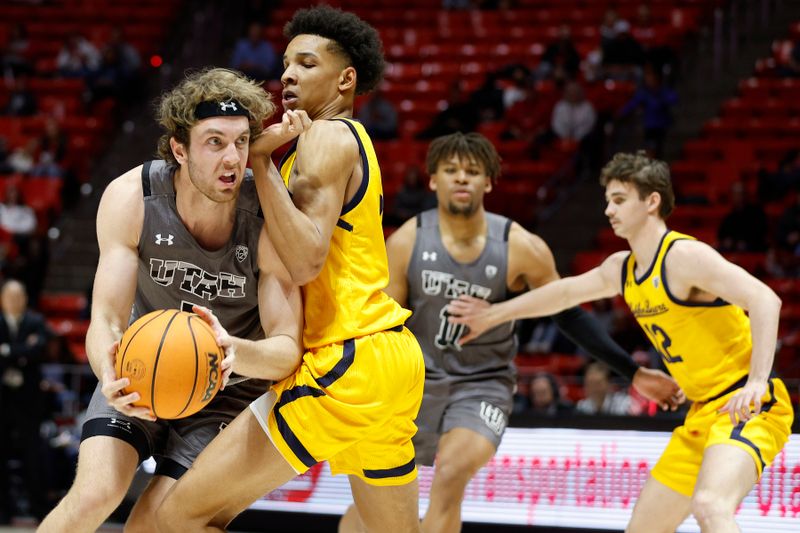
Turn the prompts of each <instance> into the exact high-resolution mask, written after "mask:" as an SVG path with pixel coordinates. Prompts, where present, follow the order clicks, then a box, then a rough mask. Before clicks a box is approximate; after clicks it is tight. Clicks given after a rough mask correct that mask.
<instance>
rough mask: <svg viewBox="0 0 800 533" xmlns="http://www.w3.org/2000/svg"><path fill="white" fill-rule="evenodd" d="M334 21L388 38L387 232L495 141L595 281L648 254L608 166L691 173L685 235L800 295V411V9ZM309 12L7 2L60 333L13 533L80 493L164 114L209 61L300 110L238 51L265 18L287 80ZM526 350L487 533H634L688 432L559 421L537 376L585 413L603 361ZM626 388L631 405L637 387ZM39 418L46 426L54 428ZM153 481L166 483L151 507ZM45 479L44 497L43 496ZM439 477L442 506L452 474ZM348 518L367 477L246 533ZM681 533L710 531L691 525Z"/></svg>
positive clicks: (799, 339) (590, 1) (787, 497)
mask: <svg viewBox="0 0 800 533" xmlns="http://www.w3.org/2000/svg"><path fill="white" fill-rule="evenodd" d="M331 3H332V4H333V5H336V6H340V7H343V8H346V9H348V10H352V11H354V12H356V13H357V14H359V15H360V16H362V17H363V18H365V19H366V20H368V21H369V22H371V23H372V24H374V25H375V26H376V27H377V28H378V30H379V32H380V34H381V37H382V39H383V42H384V47H385V51H386V57H387V61H388V69H387V72H386V80H385V81H384V83H383V84H382V85H381V88H380V90H379V97H362V98H361V99H360V100H359V102H358V109H359V110H362V111H360V112H359V114H358V116H359V118H361V119H363V121H364V122H365V124H366V125H367V127H368V129H370V131H371V132H372V133H373V138H374V139H375V146H376V149H377V152H378V156H379V160H380V164H381V168H382V171H383V180H384V189H385V192H386V205H387V210H386V217H385V222H386V232H387V234H388V233H389V232H391V231H392V229H393V228H394V227H396V226H397V225H398V224H399V223H400V222H402V220H404V219H405V218H407V217H409V216H411V214H412V213H413V212H414V210H415V209H419V208H420V207H421V206H423V205H426V204H425V202H428V201H429V197H427V196H426V195H425V193H424V185H425V181H424V180H425V177H424V173H422V174H421V171H423V161H424V155H425V150H426V147H427V143H428V142H429V141H428V140H429V139H430V138H432V137H434V136H436V135H440V134H442V133H448V132H450V131H453V130H455V129H460V130H465V131H466V130H474V131H479V132H481V133H483V134H484V135H486V136H487V137H489V138H490V139H492V140H493V141H494V142H495V145H496V146H497V147H498V149H499V151H500V153H501V155H502V157H503V160H504V163H503V176H502V177H501V181H500V184H499V185H498V186H497V187H496V189H495V190H494V191H493V192H492V193H491V194H490V195H489V196H488V197H487V207H488V208H489V209H491V210H494V211H496V212H499V213H502V214H505V215H508V216H511V217H513V218H514V219H516V220H517V221H519V222H520V223H522V224H523V225H525V226H526V227H528V228H530V229H532V230H534V231H536V232H537V233H538V234H540V235H541V236H542V237H544V238H545V240H546V241H547V242H548V243H549V245H550V246H551V248H552V249H553V250H554V253H555V255H556V259H557V263H558V266H559V270H560V272H561V273H562V274H569V273H577V272H582V271H585V270H587V269H589V268H591V267H593V266H595V265H597V264H598V263H599V262H600V260H601V259H602V258H604V257H605V256H606V255H607V254H608V253H610V252H613V251H616V250H619V249H621V248H622V247H623V246H624V242H622V241H620V240H619V239H617V238H616V237H615V236H614V235H613V233H612V232H611V231H610V229H609V227H608V225H607V223H606V221H605V219H604V216H603V214H602V211H603V207H602V206H603V204H602V202H603V198H602V191H601V189H600V188H599V187H598V185H597V179H596V178H597V170H598V168H599V167H600V166H601V165H602V164H603V163H604V162H605V161H606V160H607V159H608V158H609V156H610V155H611V154H613V153H615V152H617V151H620V150H634V149H639V148H646V149H648V150H649V151H650V152H651V153H655V154H657V155H659V156H661V157H663V158H664V159H666V160H667V161H668V162H669V163H670V164H671V168H672V172H673V178H674V184H675V188H676V192H677V196H678V207H677V210H676V213H675V214H674V215H673V216H672V218H671V219H670V227H672V228H673V229H676V230H680V231H685V232H688V233H691V234H693V235H695V236H697V237H699V238H701V239H702V240H704V241H706V242H709V243H711V244H713V245H716V246H717V247H718V248H719V249H720V250H721V251H722V252H723V253H724V254H725V255H726V256H727V257H729V258H730V259H731V260H732V261H734V262H736V263H737V264H739V265H741V266H743V267H744V268H745V269H747V270H748V271H750V272H752V273H753V274H755V275H756V276H758V277H759V278H760V279H763V280H765V281H766V282H767V283H768V284H769V285H770V286H771V287H773V288H774V289H775V290H776V292H778V293H779V295H780V296H781V298H782V299H783V308H782V312H781V325H780V334H779V343H778V345H779V350H778V353H777V355H776V358H775V370H776V372H777V373H778V374H779V375H781V376H782V377H783V378H784V379H785V380H786V382H787V385H788V386H789V389H790V392H791V394H792V399H793V402H794V404H795V405H797V402H798V397H799V396H800V359H799V358H798V355H800V283H799V282H798V281H797V276H798V272H800V196H798V188H800V156H799V155H798V154H800V104H798V102H800V98H798V96H800V46H798V43H800V2H796V1H790V0H783V1H780V0H739V1H737V0H673V1H666V0H649V1H647V0H641V1H640V0H485V1H480V0H472V1H470V0H411V1H399V0H398V1H389V0H347V1H343V2H331ZM307 5H309V4H308V3H307V2H304V1H297V0H284V1H272V2H271V1H268V0H262V1H258V0H248V1H241V2H240V1H235V0H234V1H226V2H223V1H212V0H199V1H188V0H186V1H181V0H136V1H134V0H50V1H48V0H30V1H17V0H4V1H3V2H0V53H1V54H2V57H1V58H0V60H1V61H2V63H1V64H0V65H1V66H2V74H3V80H2V82H0V138H2V140H0V199H2V201H3V204H2V207H0V269H1V270H2V275H3V278H4V279H8V278H16V279H20V280H22V281H23V282H24V283H25V285H26V287H27V290H28V293H29V299H30V306H31V307H32V308H33V309H35V310H37V311H39V312H41V313H43V314H44V315H45V317H46V319H47V322H48V325H49V328H50V330H51V335H50V339H49V341H48V343H47V346H46V348H45V349H43V350H41V353H40V354H38V356H37V358H36V360H37V363H38V365H37V374H36V375H35V379H37V380H38V381H39V382H40V386H39V387H37V388H36V390H35V396H32V397H31V398H29V400H26V401H25V402H24V403H14V404H11V403H9V401H8V400H7V398H8V395H0V402H2V404H0V417H2V424H1V425H2V427H3V430H2V431H3V435H2V437H0V438H2V440H3V442H4V444H5V445H6V448H7V452H6V451H4V453H5V455H4V456H3V458H2V459H3V460H4V461H8V472H9V475H8V481H9V483H10V490H11V495H12V502H11V506H10V507H11V508H9V509H6V510H4V511H3V512H5V513H8V515H9V516H5V515H3V514H0V519H2V521H3V522H9V523H10V524H12V525H13V528H15V529H9V531H10V530H25V531H27V530H30V529H32V528H34V527H35V524H36V523H37V516H41V515H42V513H46V512H47V510H48V508H46V507H42V506H41V505H39V506H38V507H37V505H35V504H34V502H33V500H35V499H36V498H31V494H30V491H31V490H36V491H41V492H40V493H39V494H40V495H44V499H45V500H46V501H47V502H48V503H49V504H50V505H52V504H54V503H55V502H57V500H58V498H59V497H60V495H62V494H63V492H64V491H65V490H66V488H68V486H69V484H70V482H71V479H72V475H73V472H74V464H75V460H76V454H77V446H78V440H77V439H78V436H79V428H80V423H81V413H82V411H83V409H84V408H85V407H86V403H87V400H88V397H89V395H90V393H91V390H92V389H93V387H94V384H95V380H94V377H93V375H92V373H91V371H90V369H89V367H88V364H86V354H85V349H84V346H83V342H84V337H85V334H86V329H87V327H88V318H89V312H88V305H89V302H90V299H91V294H90V288H91V283H92V280H93V275H94V268H95V267H96V264H97V244H96V238H95V229H94V216H95V213H96V209H97V203H98V200H99V198H100V195H101V194H102V191H103V189H104V187H105V186H106V185H107V183H108V182H109V181H110V180H111V179H113V178H114V177H116V176H117V175H119V174H121V173H122V172H124V171H126V170H128V169H129V168H131V167H133V166H136V165H138V164H139V163H141V162H142V161H144V160H147V159H149V158H151V157H152V156H153V154H154V152H155V140H156V139H157V136H158V134H159V133H158V130H157V128H156V126H155V124H154V121H153V109H152V101H153V99H154V98H155V97H156V96H157V95H158V94H160V92H161V91H162V90H164V89H165V88H168V87H171V86H172V85H173V84H174V83H175V82H176V81H177V80H178V79H180V78H181V76H182V75H183V73H184V72H185V71H186V69H189V68H197V67H203V66H207V65H216V66H236V67H238V68H242V69H243V70H247V71H249V72H252V73H254V74H255V75H256V77H258V78H259V79H264V80H266V81H265V84H264V87H265V90H267V91H269V92H271V93H273V94H275V95H277V94H278V93H279V91H280V87H281V85H280V82H279V81H278V78H279V75H280V65H279V63H280V60H279V59H277V61H276V62H274V63H272V64H269V63H267V64H266V65H262V66H260V67H259V66H258V65H252V64H249V65H243V64H241V63H236V61H235V57H234V56H235V54H234V49H235V47H236V46H237V40H238V39H239V38H241V37H243V36H244V35H245V34H246V33H247V32H248V31H249V30H248V27H249V26H250V23H252V22H254V21H257V22H260V23H262V26H261V27H260V28H256V29H255V30H253V31H255V32H256V33H257V35H258V36H259V38H260V39H264V40H266V41H267V42H268V43H269V44H270V45H271V47H272V49H273V51H274V52H275V54H276V58H279V57H280V55H281V54H282V51H283V48H284V47H285V44H286V41H285V39H284V38H283V36H282V26H283V24H284V23H285V22H286V21H287V20H288V19H289V18H290V17H291V14H292V13H293V12H294V11H295V10H296V9H297V8H300V7H306V6H307ZM609 11H611V12H613V13H609ZM68 41H71V42H72V44H71V45H67V44H66V43H67V42H68ZM554 43H555V44H554ZM87 46H88V51H87ZM62 47H64V48H73V49H82V50H83V54H84V56H85V57H88V58H89V59H88V62H86V61H84V62H83V63H81V62H80V61H79V62H77V63H75V62H74V61H70V59H71V58H70V56H69V54H68V53H67V52H64V53H63V54H62ZM92 48H93V49H94V51H92ZM60 56H61V57H60ZM72 59H74V58H72ZM673 93H674V94H673ZM565 94H566V96H567V98H568V99H569V100H570V102H571V103H572V104H573V105H576V106H577V105H580V106H582V109H583V110H584V111H585V110H586V109H588V108H587V107H586V106H587V104H588V105H589V106H590V107H591V109H592V110H593V113H583V114H582V115H581V116H582V117H584V118H585V116H592V115H593V117H594V118H593V119H592V120H588V119H587V120H583V121H578V120H577V119H575V117H573V120H572V121H567V122H566V124H565V123H563V122H559V120H553V115H554V109H555V108H556V107H557V105H558V103H559V101H560V100H561V99H562V96H563V95H565ZM278 100H279V98H278ZM642 101H647V102H649V103H650V104H652V105H645V106H641V105H638V104H639V103H641V102H642ZM653 102H655V103H653ZM420 183H421V184H422V188H420V185H419V184H420ZM623 307H624V305H623V304H621V302H619V301H609V302H605V303H600V304H598V305H595V306H592V310H593V311H594V312H595V313H597V314H598V315H599V317H600V318H601V320H603V321H604V323H605V324H607V325H608V327H609V328H610V329H611V331H612V332H613V334H614V336H615V338H616V339H617V340H618V341H619V342H620V343H621V344H622V345H623V346H624V347H626V348H627V349H629V350H630V351H631V352H632V353H634V354H635V355H636V357H637V360H639V361H640V362H642V363H645V364H647V363H648V362H649V363H650V364H652V365H654V366H655V365H658V359H657V357H655V354H654V353H653V352H652V350H651V349H650V348H649V346H648V344H647V341H646V339H644V337H643V336H642V334H641V333H640V332H639V330H638V327H637V326H636V325H635V323H633V322H632V321H631V319H629V318H628V317H627V315H626V313H625V312H624V309H623ZM519 334H520V346H521V351H520V354H519V355H518V357H517V361H516V362H517V366H518V368H519V376H520V377H519V393H518V395H517V398H516V400H517V402H516V403H517V406H516V408H515V414H514V416H513V417H512V419H511V426H513V427H512V428H511V429H510V430H509V431H508V433H507V436H506V438H505V440H504V443H503V445H502V447H501V449H500V450H499V451H498V455H497V457H496V458H495V460H493V462H492V463H491V464H490V465H488V466H487V467H486V468H485V469H484V470H483V471H482V472H481V473H480V474H479V475H478V476H477V477H476V478H475V480H474V481H473V483H472V484H471V485H470V487H469V488H468V489H467V496H466V500H465V504H464V517H465V520H466V521H467V523H466V524H465V528H464V530H465V531H517V530H520V529H523V528H532V529H534V530H538V531H593V530H621V529H622V528H623V527H624V524H625V521H626V518H627V516H628V515H629V513H630V509H631V507H632V504H633V501H634V500H635V494H636V493H637V492H638V487H639V486H640V485H641V482H642V480H643V476H645V475H646V472H647V470H648V469H649V467H650V466H652V464H653V462H654V460H655V459H656V458H657V456H658V454H659V452H660V450H661V449H662V448H663V445H664V442H665V439H666V436H667V432H668V431H670V430H671V429H672V428H673V427H674V426H675V425H676V424H677V423H678V421H679V419H680V416H682V414H683V413H677V414H666V415H665V414H661V413H658V412H657V411H656V410H655V409H654V406H653V405H650V404H648V403H647V402H644V401H642V399H641V398H638V397H636V396H635V395H633V398H632V400H631V402H630V404H631V408H630V414H629V415H627V416H582V415H579V414H569V415H564V416H559V417H558V418H548V417H542V416H538V415H536V414H535V413H534V412H533V411H532V409H531V408H530V400H529V398H528V389H529V384H530V379H531V377H532V376H533V375H534V374H536V373H538V372H549V373H551V374H553V375H554V376H556V383H557V390H558V392H559V394H560V395H561V397H562V398H563V399H564V400H565V403H575V402H577V401H579V400H580V399H581V398H582V396H583V394H584V392H583V386H582V378H581V373H582V370H583V368H584V367H585V365H586V363H587V358H586V357H585V355H584V354H581V353H580V352H579V351H577V350H576V349H575V347H574V346H572V345H570V344H569V343H568V342H567V341H566V340H565V339H563V338H561V337H559V336H558V335H557V334H556V332H555V330H554V329H553V327H552V324H551V323H550V322H549V321H548V320H542V321H538V322H523V323H521V324H520V327H519ZM613 385H614V387H615V388H616V389H618V390H619V391H620V393H622V394H628V392H626V389H625V384H624V383H621V382H618V381H616V380H615V381H614V383H613ZM3 387H7V384H6V383H5V381H4V384H3ZM4 397H5V398H6V400H3V398H4ZM34 405H35V406H40V407H41V409H38V410H36V412H35V413H34V412H33V407H32V406H34ZM21 415H22V416H21ZM23 420H26V421H27V422H25V421H23ZM30 420H33V421H34V422H33V423H35V427H34V428H33V430H31V428H32V426H31V424H32V423H31V422H30ZM797 431H798V425H797V423H796V424H795V433H797ZM799 438H800V437H798V435H794V436H793V437H792V439H791V440H790V443H789V445H788V446H787V448H786V450H785V451H784V452H783V454H782V455H781V456H780V457H779V459H778V460H777V461H776V464H775V466H773V467H772V468H771V469H769V470H767V472H766V474H765V476H764V478H763V479H762V482H761V484H760V485H759V486H758V487H756V489H754V491H753V493H751V495H750V496H748V498H747V499H746V500H745V502H744V504H743V505H742V508H741V509H740V511H739V514H738V516H739V520H740V522H741V524H742V526H743V530H744V531H751V532H758V531H767V530H769V531H779V530H781V528H783V529H784V530H787V531H788V530H796V529H797V516H798V514H799V513H800V445H799V444H798V439H799ZM147 475H148V473H147V465H145V468H144V469H143V470H142V472H141V473H140V475H139V476H138V477H137V483H136V484H135V485H134V487H133V488H132V490H131V495H130V496H131V498H133V497H135V495H136V493H137V491H138V490H141V484H142V483H144V482H145V480H146V477H147ZM31 476H34V478H35V480H36V483H35V487H36V488H35V489H31V488H30V487H31V485H29V484H26V480H28V479H30V477H31ZM420 479H421V487H422V505H421V507H422V509H424V507H425V505H426V503H427V500H426V499H425V497H426V488H427V486H429V483H430V471H427V470H423V471H422V473H421V478H420ZM426 484H427V485H426ZM40 499H41V498H40ZM348 501H349V493H348V491H347V488H346V484H345V480H344V478H341V479H340V478H339V477H337V478H331V477H330V475H329V472H328V471H327V470H326V467H325V466H324V465H322V466H320V467H319V468H315V469H314V470H312V471H311V472H310V473H309V474H307V475H306V476H303V477H302V478H300V479H298V480H296V481H294V482H292V484H290V485H289V486H287V487H285V488H284V489H282V490H280V491H276V492H275V493H273V494H272V495H271V496H269V497H265V499H264V500H262V501H260V502H257V504H255V505H254V506H253V508H252V509H251V510H250V511H248V512H247V513H245V514H244V515H243V516H242V517H240V518H239V519H238V520H237V521H236V522H235V524H234V528H233V529H235V530H239V531H284V530H285V531H289V530H291V531H334V530H335V527H336V521H337V518H338V514H341V512H342V511H343V509H344V506H346V504H347V503H348ZM129 508H130V499H129V500H127V501H126V502H125V503H124V504H123V505H122V506H121V507H120V509H119V510H118V512H117V513H115V515H114V517H112V520H111V521H110V522H109V524H108V526H107V529H108V530H116V529H121V526H119V525H118V524H120V523H121V522H122V521H124V518H125V515H126V512H127V510H129ZM104 529H105V528H104ZM0 530H5V529H4V528H3V527H1V526H0ZM680 531H697V528H696V525H695V524H694V522H693V521H691V520H689V521H687V522H686V523H685V524H684V525H683V526H682V527H681V529H680Z"/></svg>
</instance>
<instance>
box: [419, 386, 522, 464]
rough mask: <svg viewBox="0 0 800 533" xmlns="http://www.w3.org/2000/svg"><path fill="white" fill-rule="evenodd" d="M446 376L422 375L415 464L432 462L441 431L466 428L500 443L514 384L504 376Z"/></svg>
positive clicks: (496, 444)
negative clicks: (423, 381) (476, 379)
mask: <svg viewBox="0 0 800 533" xmlns="http://www.w3.org/2000/svg"><path fill="white" fill-rule="evenodd" d="M468 379H469V378H464V377H460V376H459V377H453V376H447V377H444V378H441V379H430V380H429V379H426V380H425V390H424V392H423V395H422V406H421V407H420V410H419V414H418V415H417V420H416V424H417V428H418V429H417V434H416V435H415V436H414V438H413V442H414V450H415V452H416V457H417V461H416V462H417V464H418V465H428V466H430V465H433V460H434V458H435V457H436V449H437V448H438V446H439V439H440V438H441V436H442V435H444V434H445V433H447V432H448V431H450V430H451V429H454V428H466V429H469V430H472V431H475V432H476V433H479V434H481V435H483V436H484V437H486V438H487V439H489V441H491V442H492V444H494V447H495V449H496V448H497V447H498V446H499V445H500V440H501V439H502V438H503V433H504V432H505V429H506V424H507V423H508V416H509V415H510V414H511V407H512V396H513V390H514V389H513V387H514V384H513V382H511V381H510V380H509V379H508V378H507V377H502V378H497V379H483V380H480V381H467V380H468Z"/></svg>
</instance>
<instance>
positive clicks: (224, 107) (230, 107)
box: [219, 102, 238, 112]
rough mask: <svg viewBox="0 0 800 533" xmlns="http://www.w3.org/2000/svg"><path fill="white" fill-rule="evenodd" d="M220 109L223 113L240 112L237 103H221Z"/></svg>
mask: <svg viewBox="0 0 800 533" xmlns="http://www.w3.org/2000/svg"><path fill="white" fill-rule="evenodd" d="M219 109H220V111H222V112H225V111H238V109H237V108H236V102H220V103H219Z"/></svg>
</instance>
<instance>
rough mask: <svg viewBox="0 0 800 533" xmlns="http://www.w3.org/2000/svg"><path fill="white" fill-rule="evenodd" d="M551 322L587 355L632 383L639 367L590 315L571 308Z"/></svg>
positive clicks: (576, 308) (554, 316) (554, 317)
mask: <svg viewBox="0 0 800 533" xmlns="http://www.w3.org/2000/svg"><path fill="white" fill-rule="evenodd" d="M553 322H555V324H556V326H558V329H559V330H561V332H562V333H563V334H564V335H566V337H567V338H568V339H569V340H571V341H572V342H574V343H575V344H577V345H578V346H580V347H581V348H583V349H584V350H586V351H587V352H589V355H591V356H592V357H594V358H595V359H599V360H600V361H603V362H604V363H606V364H607V365H608V366H610V367H611V368H613V369H614V370H615V371H616V372H617V373H618V374H620V375H621V376H623V377H624V378H626V379H627V380H628V381H633V375H634V374H635V373H636V371H637V370H639V365H637V364H636V362H635V361H634V360H633V359H631V356H630V355H628V352H626V351H625V350H623V349H622V347H620V345H619V344H617V343H616V342H614V339H612V338H611V335H609V334H608V332H607V331H606V330H604V329H603V328H602V327H601V326H600V323H599V322H598V321H597V320H596V319H595V318H594V317H593V316H592V315H590V314H589V313H587V312H586V311H584V310H583V309H581V308H580V307H572V308H570V309H567V310H565V311H561V312H560V313H558V314H557V315H553Z"/></svg>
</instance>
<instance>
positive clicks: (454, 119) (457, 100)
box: [417, 80, 480, 139]
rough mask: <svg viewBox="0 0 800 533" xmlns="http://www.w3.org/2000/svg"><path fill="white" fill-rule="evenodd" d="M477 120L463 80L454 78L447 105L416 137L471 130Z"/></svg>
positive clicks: (477, 112)
mask: <svg viewBox="0 0 800 533" xmlns="http://www.w3.org/2000/svg"><path fill="white" fill-rule="evenodd" d="M479 121H480V114H479V111H478V109H476V107H475V105H474V104H473V102H471V101H470V98H469V95H468V94H467V93H466V91H465V90H464V82H463V81H462V80H455V81H454V82H453V84H452V85H451V86H450V96H449V98H448V104H447V107H446V108H445V109H444V110H442V111H440V112H439V113H438V114H437V115H436V116H435V117H433V121H432V122H431V125H430V126H428V127H427V128H425V129H424V130H422V131H421V132H419V133H418V134H417V138H418V139H432V138H434V137H440V136H443V135H450V134H452V133H456V132H463V133H468V132H472V131H475V128H476V127H477V126H478V122H479Z"/></svg>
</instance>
